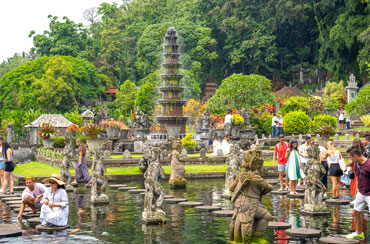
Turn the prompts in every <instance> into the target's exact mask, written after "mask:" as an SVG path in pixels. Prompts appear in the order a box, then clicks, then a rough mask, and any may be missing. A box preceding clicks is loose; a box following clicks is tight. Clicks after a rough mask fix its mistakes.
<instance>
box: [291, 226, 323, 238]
mask: <svg viewBox="0 0 370 244" xmlns="http://www.w3.org/2000/svg"><path fill="white" fill-rule="evenodd" d="M285 233H286V234H287V235H289V236H292V237H300V238H313V237H320V235H321V230H315V229H307V228H297V229H296V228H292V229H287V230H286V231H285Z"/></svg>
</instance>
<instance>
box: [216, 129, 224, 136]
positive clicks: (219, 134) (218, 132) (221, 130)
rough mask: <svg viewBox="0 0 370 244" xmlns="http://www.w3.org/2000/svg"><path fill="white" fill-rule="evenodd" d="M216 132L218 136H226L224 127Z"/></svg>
mask: <svg viewBox="0 0 370 244" xmlns="http://www.w3.org/2000/svg"><path fill="white" fill-rule="evenodd" d="M215 134H216V135H217V138H224V137H225V130H224V129H216V130H215Z"/></svg>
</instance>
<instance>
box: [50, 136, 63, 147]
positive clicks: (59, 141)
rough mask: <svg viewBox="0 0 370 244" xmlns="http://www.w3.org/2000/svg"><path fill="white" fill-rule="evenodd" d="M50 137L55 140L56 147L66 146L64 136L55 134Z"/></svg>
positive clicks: (54, 145)
mask: <svg viewBox="0 0 370 244" xmlns="http://www.w3.org/2000/svg"><path fill="white" fill-rule="evenodd" d="M50 139H53V140H54V144H53V147H54V148H64V146H65V143H64V136H53V137H51V138H50Z"/></svg>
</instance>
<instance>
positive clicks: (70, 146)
mask: <svg viewBox="0 0 370 244" xmlns="http://www.w3.org/2000/svg"><path fill="white" fill-rule="evenodd" d="M62 156H63V161H62V163H61V164H60V171H59V174H60V176H61V177H62V181H64V182H66V183H67V186H68V185H70V184H71V181H72V174H71V173H70V172H69V168H70V166H72V162H73V161H77V159H76V152H75V146H74V141H73V132H72V131H70V130H67V131H66V134H65V137H64V150H63V153H62ZM72 168H73V166H72Z"/></svg>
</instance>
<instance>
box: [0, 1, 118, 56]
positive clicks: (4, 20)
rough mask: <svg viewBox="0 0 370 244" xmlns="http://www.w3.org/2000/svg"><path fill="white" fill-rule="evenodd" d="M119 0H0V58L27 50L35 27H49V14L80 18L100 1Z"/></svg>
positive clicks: (79, 19)
mask: <svg viewBox="0 0 370 244" xmlns="http://www.w3.org/2000/svg"><path fill="white" fill-rule="evenodd" d="M104 2H107V3H113V2H118V3H120V1H119V0H0V23H1V24H0V62H1V61H2V60H5V59H6V58H8V57H11V56H13V54H14V53H16V52H18V53H21V52H23V51H26V52H28V51H29V50H30V48H31V47H32V38H29V37H28V35H29V33H30V31H32V30H34V31H36V33H37V34H41V33H42V32H43V31H44V30H47V29H48V26H49V19H48V15H49V14H51V15H53V16H58V17H59V19H61V18H62V17H63V16H67V17H68V18H69V19H71V20H73V21H74V22H76V23H81V22H83V18H82V14H83V12H84V10H86V9H88V8H91V7H98V6H99V5H100V4H101V3H104Z"/></svg>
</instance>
